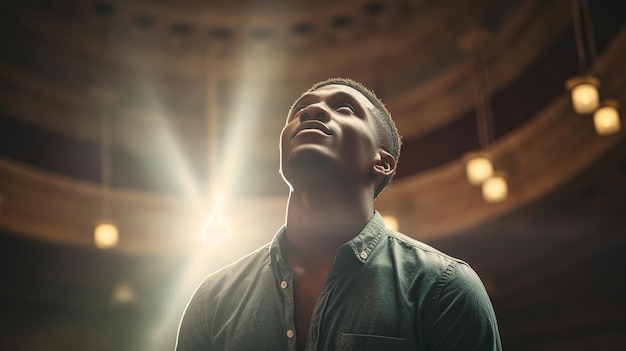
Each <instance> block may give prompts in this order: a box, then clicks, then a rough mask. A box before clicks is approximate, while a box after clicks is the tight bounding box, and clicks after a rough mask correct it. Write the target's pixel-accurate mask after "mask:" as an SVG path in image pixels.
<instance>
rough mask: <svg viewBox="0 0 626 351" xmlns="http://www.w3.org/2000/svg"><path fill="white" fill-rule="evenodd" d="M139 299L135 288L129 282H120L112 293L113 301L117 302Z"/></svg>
mask: <svg viewBox="0 0 626 351" xmlns="http://www.w3.org/2000/svg"><path fill="white" fill-rule="evenodd" d="M136 300H137V295H136V294H135V291H134V290H133V288H132V287H131V286H130V285H128V284H127V283H120V284H118V285H117V286H116V287H115V289H114V290H113V293H112V294H111V302H113V303H117V304H125V303H132V302H135V301H136Z"/></svg>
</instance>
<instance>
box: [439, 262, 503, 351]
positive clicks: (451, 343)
mask: <svg viewBox="0 0 626 351" xmlns="http://www.w3.org/2000/svg"><path fill="white" fill-rule="evenodd" d="M435 289H436V291H435V295H434V297H433V299H432V306H431V307H432V309H431V310H430V313H431V316H430V321H431V325H430V327H431V328H430V337H429V340H428V344H429V347H428V350H433V351H449V350H459V351H460V350H463V351H500V350H502V345H501V341H500V335H499V332H498V325H497V322H496V316H495V312H494V310H493V306H492V304H491V301H490V300H489V296H488V295H487V291H486V290H485V287H484V286H483V284H482V282H481V281H480V278H479V277H478V275H477V274H476V272H474V270H473V269H472V268H470V267H469V266H468V265H467V264H465V263H462V262H454V263H451V264H450V265H449V266H448V267H447V269H446V270H445V272H444V274H443V275H442V277H441V278H440V280H439V282H438V283H437V286H436V288H435Z"/></svg>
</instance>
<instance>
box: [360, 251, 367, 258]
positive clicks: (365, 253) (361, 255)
mask: <svg viewBox="0 0 626 351" xmlns="http://www.w3.org/2000/svg"><path fill="white" fill-rule="evenodd" d="M359 257H361V258H362V259H366V258H367V252H365V251H361V253H360V254H359Z"/></svg>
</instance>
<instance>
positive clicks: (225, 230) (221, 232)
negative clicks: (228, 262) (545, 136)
mask: <svg viewBox="0 0 626 351" xmlns="http://www.w3.org/2000/svg"><path fill="white" fill-rule="evenodd" d="M231 232H232V227H231V226H230V224H229V223H228V221H227V220H226V219H225V218H224V197H223V196H218V197H217V200H216V201H215V206H214V207H213V212H212V213H211V215H210V216H209V218H208V219H207V221H206V223H205V224H204V227H203V228H202V233H201V236H202V240H203V241H204V244H205V245H206V246H209V247H214V246H216V245H219V244H221V243H222V242H223V241H224V240H225V239H226V238H227V237H228V236H229V235H230V233H231Z"/></svg>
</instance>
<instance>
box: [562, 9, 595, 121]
mask: <svg viewBox="0 0 626 351" xmlns="http://www.w3.org/2000/svg"><path fill="white" fill-rule="evenodd" d="M581 12H582V14H583V15H584V29H585V32H586V33H585V34H586V36H587V46H586V47H585V42H584V40H583V22H582V21H581V18H580V15H581ZM572 22H573V23H574V35H575V39H576V54H577V56H578V70H579V72H580V75H579V76H576V77H572V78H570V79H568V80H567V81H566V82H565V87H566V88H567V89H568V90H569V91H570V94H571V98H572V106H573V108H574V111H576V113H579V114H581V115H587V114H591V113H593V111H595V110H596V109H597V108H598V107H599V106H600V93H599V92H598V88H599V87H600V81H599V80H598V78H596V77H593V76H591V75H589V74H588V73H587V72H588V65H589V66H591V64H592V63H593V60H594V59H595V58H596V43H595V40H594V36H593V24H592V23H591V13H590V12H589V3H588V2H587V0H572ZM587 52H588V53H589V62H587Z"/></svg>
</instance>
